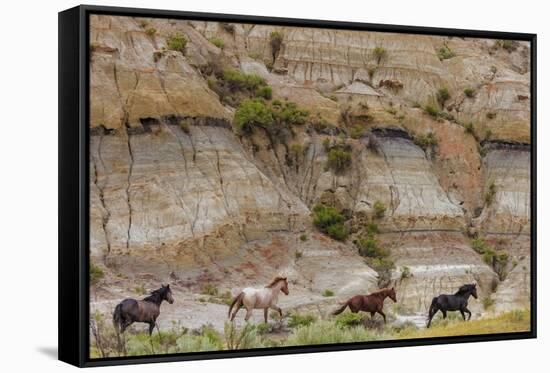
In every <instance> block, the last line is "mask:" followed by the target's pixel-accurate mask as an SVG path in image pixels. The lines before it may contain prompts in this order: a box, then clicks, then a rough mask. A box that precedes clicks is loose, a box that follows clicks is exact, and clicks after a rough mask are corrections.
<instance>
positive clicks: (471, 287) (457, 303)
mask: <svg viewBox="0 0 550 373" xmlns="http://www.w3.org/2000/svg"><path fill="white" fill-rule="evenodd" d="M470 295H471V296H473V297H474V298H475V299H477V289H476V284H466V285H462V286H461V287H460V288H459V289H458V291H457V292H456V293H454V294H453V295H449V294H441V295H439V296H437V297H435V298H434V299H433V300H432V304H431V306H430V310H429V311H428V325H427V326H426V327H427V328H429V327H430V325H431V323H432V319H433V317H434V316H435V314H436V313H437V311H441V313H442V314H443V318H444V319H446V318H447V311H460V313H461V314H462V318H463V319H464V320H466V316H465V315H464V312H466V313H467V314H468V320H470V319H471V318H472V313H471V312H470V310H469V309H468V298H470Z"/></svg>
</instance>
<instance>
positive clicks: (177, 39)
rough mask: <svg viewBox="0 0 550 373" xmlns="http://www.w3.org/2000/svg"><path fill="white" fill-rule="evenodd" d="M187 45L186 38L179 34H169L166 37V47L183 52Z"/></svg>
mask: <svg viewBox="0 0 550 373" xmlns="http://www.w3.org/2000/svg"><path fill="white" fill-rule="evenodd" d="M186 46H187V38H186V37H185V36H183V35H181V34H174V35H170V36H169V37H168V39H166V48H168V49H170V50H173V51H177V52H180V53H182V54H185V47H186Z"/></svg>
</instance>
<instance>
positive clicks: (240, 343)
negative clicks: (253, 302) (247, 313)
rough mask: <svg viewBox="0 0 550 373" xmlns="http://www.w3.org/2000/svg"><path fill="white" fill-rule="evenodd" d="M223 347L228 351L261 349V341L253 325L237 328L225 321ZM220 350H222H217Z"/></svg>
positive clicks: (247, 324)
mask: <svg viewBox="0 0 550 373" xmlns="http://www.w3.org/2000/svg"><path fill="white" fill-rule="evenodd" d="M223 334H224V338H225V347H226V348H227V349H228V350H239V349H249V348H257V347H262V343H261V340H260V339H259V337H258V333H257V330H256V328H255V327H254V325H252V324H249V323H246V324H245V325H244V326H243V327H242V328H240V329H239V328H238V327H237V326H235V325H234V324H233V323H232V322H229V321H226V322H225V324H224V327H223ZM219 349H220V350H221V349H222V348H219Z"/></svg>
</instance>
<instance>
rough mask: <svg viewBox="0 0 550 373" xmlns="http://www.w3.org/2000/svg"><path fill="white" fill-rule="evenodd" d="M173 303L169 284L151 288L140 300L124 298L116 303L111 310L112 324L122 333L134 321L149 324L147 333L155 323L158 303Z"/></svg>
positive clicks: (158, 311) (158, 312)
mask: <svg viewBox="0 0 550 373" xmlns="http://www.w3.org/2000/svg"><path fill="white" fill-rule="evenodd" d="M164 300H165V301H167V302H168V303H170V304H172V303H174V298H173V297H172V290H170V285H166V286H164V285H162V287H161V288H160V289H157V290H153V291H152V292H151V295H149V296H148V297H145V298H143V299H142V300H136V299H131V298H128V299H124V300H123V301H122V302H120V303H119V304H117V306H116V307H115V311H114V312H113V324H114V326H115V329H116V331H117V333H124V331H125V330H126V328H128V327H129V326H130V325H132V324H133V323H135V322H143V323H147V324H149V335H151V334H152V333H153V329H154V328H155V325H156V324H157V317H158V316H159V314H160V304H161V303H162V301H164Z"/></svg>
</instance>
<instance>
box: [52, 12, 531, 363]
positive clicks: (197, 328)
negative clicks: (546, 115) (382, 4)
mask: <svg viewBox="0 0 550 373" xmlns="http://www.w3.org/2000/svg"><path fill="white" fill-rule="evenodd" d="M535 93H536V35H533V34H519V33H507V32H493V31H473V30H457V29H439V28H427V27H416V26H414V27H413V26H394V25H378V24H363V23H349V22H335V21H318V20H305V19H288V18H270V17H255V16H237V15H225V14H205V13H192V12H179V11H165V10H150V9H129V8H111V7H98V6H79V7H76V8H72V9H69V10H66V11H63V12H61V13H59V358H60V359H61V360H63V361H65V362H68V363H70V364H74V365H77V366H99V365H115V364H129V363H145V362H161V361H177V360H191V359H213V358H227V357H245V356H257V355H267V354H270V355H279V354H290V353H306V352H322V351H336V350H351V349H371V348H381V347H398V346H412V345H431V344H442V343H458V342H476V341H495V340H504V339H523V338H534V337H535V336H536V272H535V269H536V251H535V248H536V235H535V224H534V222H536V220H535V219H536V204H535V201H536V190H535V187H536V158H535V156H536V147H535V146H536V95H535Z"/></svg>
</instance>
